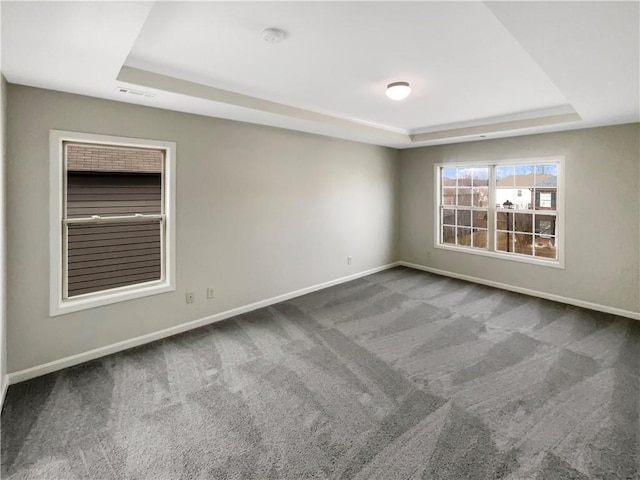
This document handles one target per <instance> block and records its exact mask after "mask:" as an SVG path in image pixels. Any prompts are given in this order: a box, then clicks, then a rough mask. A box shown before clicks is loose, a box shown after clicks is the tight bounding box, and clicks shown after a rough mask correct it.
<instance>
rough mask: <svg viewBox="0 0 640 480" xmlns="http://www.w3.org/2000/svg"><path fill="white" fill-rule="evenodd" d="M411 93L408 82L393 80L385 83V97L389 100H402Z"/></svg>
mask: <svg viewBox="0 0 640 480" xmlns="http://www.w3.org/2000/svg"><path fill="white" fill-rule="evenodd" d="M410 93H411V87H410V86H409V82H393V83H390V84H389V85H387V91H386V94H387V97H389V98H390V99H391V100H404V99H405V98H407V97H408V96H409V94H410Z"/></svg>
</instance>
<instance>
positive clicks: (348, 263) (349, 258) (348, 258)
mask: <svg viewBox="0 0 640 480" xmlns="http://www.w3.org/2000/svg"><path fill="white" fill-rule="evenodd" d="M351 260H352V259H351V257H347V265H351Z"/></svg>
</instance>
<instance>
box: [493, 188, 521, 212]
mask: <svg viewBox="0 0 640 480" xmlns="http://www.w3.org/2000/svg"><path fill="white" fill-rule="evenodd" d="M517 203H518V199H517V198H516V189H515V188H496V207H498V208H516V204H517Z"/></svg>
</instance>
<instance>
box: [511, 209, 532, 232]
mask: <svg viewBox="0 0 640 480" xmlns="http://www.w3.org/2000/svg"><path fill="white" fill-rule="evenodd" d="M514 217H515V231H516V232H527V233H533V214H532V213H516V214H514Z"/></svg>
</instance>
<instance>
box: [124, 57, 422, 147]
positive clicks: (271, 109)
mask: <svg viewBox="0 0 640 480" xmlns="http://www.w3.org/2000/svg"><path fill="white" fill-rule="evenodd" d="M117 80H118V81H119V82H125V83H129V84H133V85H138V86H141V87H143V88H144V87H146V88H153V89H157V90H163V91H167V92H171V93H177V94H180V95H187V96H190V97H196V98H202V99H204V100H210V101H214V102H220V103H225V104H229V105H235V106H237V107H243V108H249V109H252V110H260V111H263V112H267V113H272V114H276V115H282V116H285V117H290V118H291V117H293V118H297V119H299V120H306V121H312V122H317V123H321V124H328V125H331V126H334V127H341V128H349V129H351V130H357V131H361V132H365V133H375V134H376V135H378V136H380V137H382V138H383V139H385V140H388V141H393V142H398V143H410V142H411V137H410V136H409V132H406V131H404V130H401V129H395V128H393V127H381V126H372V125H367V124H366V123H364V122H362V123H361V122H357V121H353V120H347V119H344V118H340V117H336V116H332V115H327V114H324V113H318V112H313V111H310V110H305V109H302V108H298V107H292V106H290V105H284V104H282V103H277V102H271V101H269V100H263V99H261V98H257V97H252V96H250V95H243V94H241V93H236V92H230V91H228V90H223V89H220V88H216V87H211V86H209V85H203V84H201V83H196V82H190V81H188V80H182V79H180V78H175V77H170V76H168V75H161V74H159V73H154V72H149V71H147V70H141V69H139V68H133V67H127V66H126V65H125V66H123V67H122V68H121V69H120V73H119V74H118V76H117Z"/></svg>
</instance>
